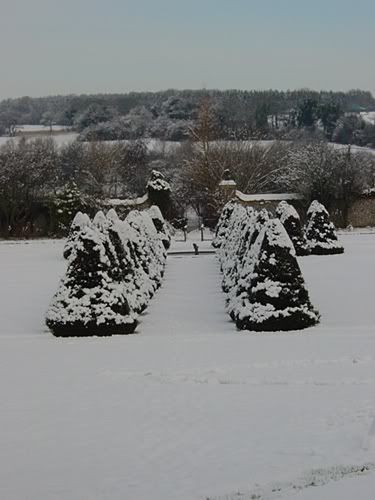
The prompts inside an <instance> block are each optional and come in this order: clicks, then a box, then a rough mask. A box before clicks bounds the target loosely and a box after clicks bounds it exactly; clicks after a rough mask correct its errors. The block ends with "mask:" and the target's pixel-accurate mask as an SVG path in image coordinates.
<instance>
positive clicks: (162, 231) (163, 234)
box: [148, 205, 171, 250]
mask: <svg viewBox="0 0 375 500" xmlns="http://www.w3.org/2000/svg"><path fill="white" fill-rule="evenodd" d="M148 215H149V216H150V217H151V219H152V222H153V224H154V226H155V229H156V231H157V232H158V235H159V237H160V239H161V241H162V243H163V245H164V248H165V249H166V250H168V249H169V247H170V246H171V235H170V234H169V231H168V227H167V224H166V222H165V219H164V217H163V214H162V213H161V211H160V208H159V207H158V206H157V205H152V206H151V207H150V208H149V209H148Z"/></svg>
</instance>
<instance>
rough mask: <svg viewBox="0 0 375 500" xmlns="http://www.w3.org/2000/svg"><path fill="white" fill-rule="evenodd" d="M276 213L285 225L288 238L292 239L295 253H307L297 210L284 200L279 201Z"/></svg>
mask: <svg viewBox="0 0 375 500" xmlns="http://www.w3.org/2000/svg"><path fill="white" fill-rule="evenodd" d="M276 214H277V216H278V218H279V219H280V221H281V223H282V225H283V226H284V227H285V230H286V232H287V233H288V235H289V238H290V239H291V240H292V243H293V245H294V248H295V249H296V254H297V255H298V256H300V255H308V254H309V250H308V248H307V241H306V238H305V235H304V233H303V230H302V225H301V219H300V216H299V215H298V212H297V210H296V209H295V208H294V207H293V205H290V204H289V203H288V202H286V201H281V202H280V203H279V204H278V206H277V208H276Z"/></svg>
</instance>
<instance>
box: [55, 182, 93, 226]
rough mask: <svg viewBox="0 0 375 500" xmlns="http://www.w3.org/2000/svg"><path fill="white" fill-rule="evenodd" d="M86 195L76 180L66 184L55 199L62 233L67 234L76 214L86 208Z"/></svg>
mask: <svg viewBox="0 0 375 500" xmlns="http://www.w3.org/2000/svg"><path fill="white" fill-rule="evenodd" d="M85 206H86V203H85V201H84V197H83V195H82V193H81V191H80V190H79V188H78V186H77V184H76V183H75V182H74V181H70V182H68V183H66V184H65V186H64V187H63V189H62V190H61V191H60V192H59V193H58V194H57V196H56V198H55V199H54V207H55V210H54V211H55V218H56V224H57V229H58V232H59V233H60V234H66V233H67V231H68V230H69V227H70V225H71V223H72V220H73V217H74V215H75V214H76V213H77V212H78V211H81V210H83V209H84V208H85Z"/></svg>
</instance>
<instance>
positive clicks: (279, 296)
mask: <svg viewBox="0 0 375 500" xmlns="http://www.w3.org/2000/svg"><path fill="white" fill-rule="evenodd" d="M257 246H258V248H257V250H258V251H257V253H256V256H255V258H254V263H253V267H252V268H251V269H249V270H248V271H249V274H248V279H247V280H246V279H245V278H244V276H242V286H241V287H240V289H239V296H240V298H241V299H240V306H239V308H238V310H237V312H236V313H235V317H236V325H237V327H238V328H239V329H240V330H252V331H279V330H300V329H303V328H307V327H309V326H313V325H315V324H316V323H318V321H319V315H318V313H317V311H315V310H314V308H313V307H312V305H311V303H310V300H309V295H308V292H307V290H306V288H305V283H304V280H303V277H302V273H301V270H300V268H299V265H298V262H297V260H296V257H295V254H294V248H293V245H292V243H291V241H290V239H289V237H288V235H287V234H286V232H285V229H284V228H283V226H282V225H281V223H280V221H278V220H277V219H272V220H270V221H268V222H267V223H266V224H265V227H264V229H263V231H262V232H261V234H260V235H259V237H258V240H257V242H256V243H255V247H257Z"/></svg>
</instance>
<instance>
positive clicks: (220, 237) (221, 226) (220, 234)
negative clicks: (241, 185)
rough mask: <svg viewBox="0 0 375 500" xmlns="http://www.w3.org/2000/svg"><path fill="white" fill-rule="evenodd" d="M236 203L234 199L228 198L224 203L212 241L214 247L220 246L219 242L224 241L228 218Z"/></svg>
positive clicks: (227, 228)
mask: <svg viewBox="0 0 375 500" xmlns="http://www.w3.org/2000/svg"><path fill="white" fill-rule="evenodd" d="M236 205H238V204H237V203H236V202H235V201H234V200H230V201H228V203H226V204H225V205H224V207H223V210H222V212H221V214H220V217H219V220H218V222H217V225H216V232H215V238H214V239H213V241H212V246H213V247H214V248H220V246H221V244H222V243H223V242H224V241H225V239H226V236H227V233H228V230H229V220H230V218H231V216H232V213H233V210H234V208H235V206H236Z"/></svg>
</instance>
